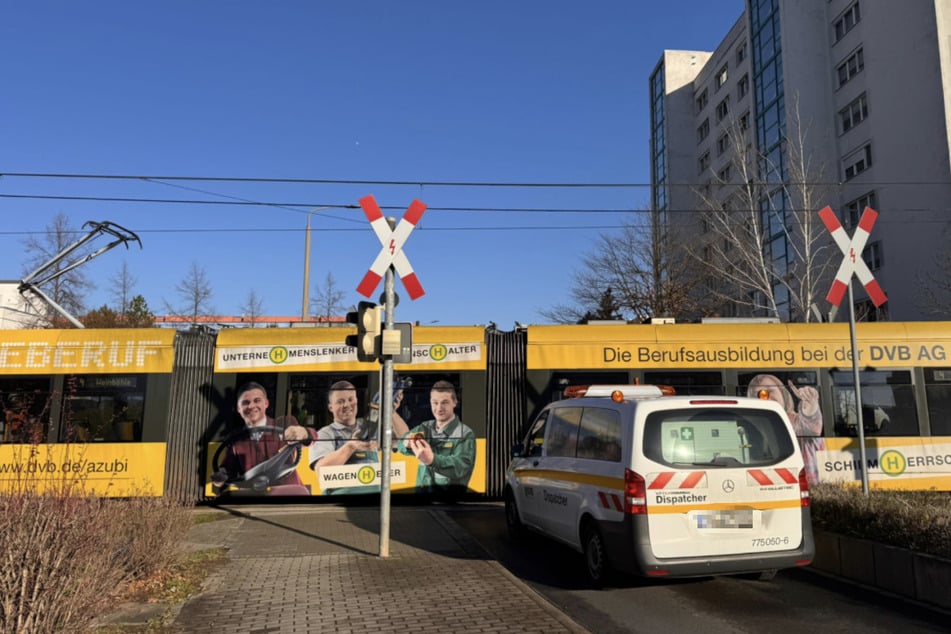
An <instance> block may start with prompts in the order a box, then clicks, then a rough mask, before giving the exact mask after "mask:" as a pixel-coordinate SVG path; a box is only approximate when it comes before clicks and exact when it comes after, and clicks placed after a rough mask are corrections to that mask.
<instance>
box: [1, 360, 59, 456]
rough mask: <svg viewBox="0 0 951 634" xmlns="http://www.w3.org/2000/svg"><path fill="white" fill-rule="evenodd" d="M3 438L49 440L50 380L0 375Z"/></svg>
mask: <svg viewBox="0 0 951 634" xmlns="http://www.w3.org/2000/svg"><path fill="white" fill-rule="evenodd" d="M0 405H2V408H3V411H2V413H0V441H2V442H10V443H33V442H38V443H41V442H46V440H47V435H48V433H49V412H50V379H49V378H48V377H20V376H18V377H2V378H0Z"/></svg>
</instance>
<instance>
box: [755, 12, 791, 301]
mask: <svg viewBox="0 0 951 634" xmlns="http://www.w3.org/2000/svg"><path fill="white" fill-rule="evenodd" d="M749 19H750V42H751V47H752V57H751V60H750V62H751V64H752V69H753V85H754V86H755V87H756V90H755V93H754V99H753V103H754V106H753V107H754V121H755V129H756V145H757V149H758V150H759V154H760V156H761V157H762V158H761V159H760V165H759V169H760V177H761V178H762V180H763V182H764V183H766V184H767V186H768V187H772V186H773V185H775V188H774V189H772V190H771V191H768V192H767V193H765V195H764V196H763V197H762V198H761V200H760V202H759V209H760V218H761V221H762V224H763V227H764V231H765V234H766V235H765V242H764V244H763V249H764V252H765V254H766V255H767V256H768V257H769V259H770V261H771V262H772V263H773V266H774V272H775V273H776V275H777V276H782V275H784V274H785V273H786V271H787V269H788V268H789V265H790V263H791V262H792V261H793V259H794V253H793V252H792V249H790V248H789V242H788V235H787V232H786V227H788V226H789V222H790V220H791V218H789V217H788V215H789V214H790V204H789V199H788V197H787V196H786V193H785V189H784V188H783V186H782V183H784V182H785V181H786V178H787V165H786V153H785V151H784V141H785V136H786V104H785V98H784V92H783V58H782V41H781V37H780V17H779V0H750V1H749ZM774 296H775V298H776V301H777V304H778V308H779V311H780V315H782V316H783V317H784V318H785V319H789V318H790V314H789V312H790V303H789V294H788V292H787V291H786V289H785V288H784V287H782V285H779V284H777V285H776V287H775V288H774Z"/></svg>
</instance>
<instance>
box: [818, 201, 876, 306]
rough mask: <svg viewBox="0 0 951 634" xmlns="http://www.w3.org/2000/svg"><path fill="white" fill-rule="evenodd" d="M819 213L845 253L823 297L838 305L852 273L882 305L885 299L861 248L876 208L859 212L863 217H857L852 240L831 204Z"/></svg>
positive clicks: (870, 230)
mask: <svg viewBox="0 0 951 634" xmlns="http://www.w3.org/2000/svg"><path fill="white" fill-rule="evenodd" d="M819 217H820V218H822V222H824V223H825V226H826V229H828V230H829V233H831V234H832V239H833V240H835V243H836V244H837V245H839V249H841V250H842V253H843V254H844V255H845V257H844V258H842V264H840V265H839V270H838V272H837V273H836V274H835V280H833V282H832V288H831V289H829V294H828V295H826V300H828V301H829V303H831V304H834V305H835V306H839V305H840V304H841V303H842V297H843V295H845V291H846V290H848V286H849V278H851V277H852V274H853V273H854V274H855V276H856V277H857V278H859V281H860V282H861V283H862V286H864V287H865V292H867V293H868V296H869V298H870V299H871V300H872V302H873V303H874V304H875V305H876V306H881V305H882V304H884V303H885V302H886V301H888V298H887V297H885V293H884V291H882V287H881V286H879V285H878V282H876V281H875V276H873V275H872V272H871V271H870V270H869V268H868V265H867V264H865V260H863V259H862V250H863V249H864V248H865V243H866V242H867V241H868V236H869V234H870V233H871V232H872V227H873V226H874V225H875V220H876V219H877V218H878V212H877V211H875V210H874V209H872V208H871V207H866V208H865V211H863V212H862V218H861V219H859V226H858V228H857V229H856V230H855V233H854V234H853V235H852V239H851V240H849V236H848V234H847V233H846V232H845V229H844V228H843V227H842V223H840V222H839V219H838V218H836V216H835V212H833V211H832V208H831V207H826V208H824V209H823V210H822V211H820V212H819Z"/></svg>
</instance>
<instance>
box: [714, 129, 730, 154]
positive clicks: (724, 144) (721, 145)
mask: <svg viewBox="0 0 951 634" xmlns="http://www.w3.org/2000/svg"><path fill="white" fill-rule="evenodd" d="M728 147H730V137H729V135H727V134H722V135H721V136H720V138H719V139H717V156H720V155H721V154H723V153H724V152H726V150H727V148H728Z"/></svg>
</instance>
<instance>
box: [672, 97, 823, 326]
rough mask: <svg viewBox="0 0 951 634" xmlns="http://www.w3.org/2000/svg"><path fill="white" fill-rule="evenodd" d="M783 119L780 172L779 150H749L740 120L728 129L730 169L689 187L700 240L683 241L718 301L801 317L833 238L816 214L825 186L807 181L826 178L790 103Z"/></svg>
mask: <svg viewBox="0 0 951 634" xmlns="http://www.w3.org/2000/svg"><path fill="white" fill-rule="evenodd" d="M786 125H787V128H786V136H785V138H784V141H783V143H782V145H781V146H780V153H781V154H782V159H783V160H784V161H785V164H786V170H785V175H784V174H783V171H782V169H781V167H780V165H779V164H778V160H779V156H778V155H777V154H773V155H770V156H767V155H763V154H761V153H758V152H756V151H755V150H754V149H753V148H752V145H751V144H750V143H749V142H748V140H747V136H748V134H747V130H746V129H745V128H744V127H743V126H741V125H740V124H739V122H733V124H732V125H731V126H730V127H729V128H728V129H727V132H726V134H727V138H728V145H729V147H730V150H731V152H732V161H731V163H730V168H729V169H727V170H724V171H721V172H720V173H718V174H717V175H716V177H715V179H714V182H713V183H712V184H711V185H712V186H704V187H700V188H697V189H696V190H695V193H696V195H697V197H698V198H699V200H700V201H701V209H702V213H703V220H702V225H703V227H704V229H705V230H706V232H705V233H706V239H701V240H699V241H688V242H686V243H685V248H686V250H687V251H688V252H689V253H690V255H691V256H692V257H693V258H694V259H695V260H696V261H698V262H702V263H705V264H706V265H707V266H708V267H709V270H711V272H712V274H711V275H709V276H707V279H706V281H705V283H704V290H705V292H707V293H709V294H710V295H712V296H714V297H716V298H718V299H719V300H721V301H722V302H723V303H726V304H733V305H735V306H739V307H744V308H745V309H746V312H748V313H749V314H750V315H754V316H755V315H759V316H769V317H777V318H781V319H784V320H785V321H791V320H792V321H807V322H808V321H811V317H812V311H811V309H812V307H813V304H814V303H815V299H816V297H817V295H818V293H819V292H820V290H819V289H820V284H823V283H825V282H826V281H828V279H829V274H830V273H831V269H830V267H832V266H833V264H834V258H831V257H830V256H829V250H830V249H832V248H834V244H833V243H832V240H831V238H830V237H829V235H828V233H827V232H826V231H825V230H824V228H823V226H822V223H821V222H820V220H819V216H818V211H819V206H820V200H821V199H822V194H823V193H824V192H822V191H821V189H822V188H821V187H819V186H817V185H815V184H814V183H817V182H828V180H829V179H826V178H822V172H823V169H822V168H821V167H820V168H815V167H814V166H812V165H811V164H810V157H809V155H808V154H807V153H806V148H807V147H808V145H807V139H806V136H807V128H806V126H804V125H802V120H801V118H800V116H799V115H798V109H797V108H794V109H793V112H792V113H790V116H788V117H787V123H786Z"/></svg>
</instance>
